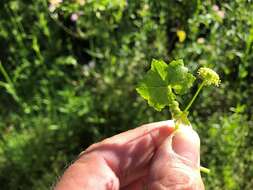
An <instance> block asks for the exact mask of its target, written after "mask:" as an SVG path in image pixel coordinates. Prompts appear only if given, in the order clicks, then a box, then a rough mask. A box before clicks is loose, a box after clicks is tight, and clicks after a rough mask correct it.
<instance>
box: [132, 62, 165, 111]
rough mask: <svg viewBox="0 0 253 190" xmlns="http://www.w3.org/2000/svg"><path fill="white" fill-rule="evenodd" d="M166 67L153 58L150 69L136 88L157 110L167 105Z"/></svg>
mask: <svg viewBox="0 0 253 190" xmlns="http://www.w3.org/2000/svg"><path fill="white" fill-rule="evenodd" d="M167 69H168V66H167V64H166V63H165V62H163V61H157V60H153V61H152V63H151V69H150V70H149V71H148V72H147V74H146V76H145V77H144V78H143V80H142V81H141V82H140V84H139V85H138V87H137V88H136V90H137V92H138V93H139V94H140V95H141V96H142V97H143V98H144V99H146V100H147V101H148V104H149V105H150V106H152V107H154V108H155V109H156V110H158V111H161V110H162V109H163V108H164V107H165V106H166V105H169V98H168V97H169V94H168V92H169V89H168V88H169V87H168V83H167V81H166V78H167Z"/></svg>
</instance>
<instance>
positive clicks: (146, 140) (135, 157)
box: [84, 120, 174, 187]
mask: <svg viewBox="0 0 253 190" xmlns="http://www.w3.org/2000/svg"><path fill="white" fill-rule="evenodd" d="M173 126H174V123H173V121H171V120H170V121H162V122H156V123H152V124H147V125H143V126H141V127H139V128H136V129H133V130H129V131H127V132H124V133H121V134H119V135H116V136H113V137H111V138H108V139H106V140H104V141H102V142H101V143H98V144H95V145H94V146H91V147H90V148H89V149H88V150H87V151H86V154H89V153H90V152H92V153H95V152H97V153H99V155H102V156H103V158H104V159H105V160H106V162H107V163H108V165H109V166H110V168H112V170H113V171H114V172H115V174H116V175H117V177H118V178H119V180H120V185H121V187H123V186H125V185H127V184H129V183H131V182H133V181H135V180H136V179H138V178H140V177H142V176H144V175H147V172H148V167H147V166H148V165H149V163H150V161H151V159H152V157H153V155H154V153H155V151H156V149H157V148H158V147H159V146H160V145H161V143H162V142H163V141H164V140H165V139H166V138H167V137H168V136H169V135H170V134H171V133H172V131H173V129H174V127H173ZM84 155H85V154H84Z"/></svg>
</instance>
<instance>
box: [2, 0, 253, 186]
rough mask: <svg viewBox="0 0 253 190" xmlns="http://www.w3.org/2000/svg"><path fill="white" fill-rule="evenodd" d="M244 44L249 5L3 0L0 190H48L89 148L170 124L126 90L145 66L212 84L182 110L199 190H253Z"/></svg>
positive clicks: (252, 97)
mask: <svg viewBox="0 0 253 190" xmlns="http://www.w3.org/2000/svg"><path fill="white" fill-rule="evenodd" d="M252 43H253V2H252V1H251V0H233V1H229V0H223V1H217V0H205V1H201V0H171V1H168V0H159V1H157V0H138V1H136V0H127V1H126V0H100V1H97V0H63V1H61V0H50V1H47V0H36V1H33V0H1V4H0V61H1V64H0V106H1V109H0V188H1V190H7V189H8V190H9V189H10V190H16V189H25V190H26V189H36V190H44V189H50V187H52V185H53V184H54V182H55V181H56V180H57V177H58V176H60V175H61V174H62V172H63V171H64V169H65V168H66V166H67V165H68V164H69V163H70V162H71V161H72V160H73V159H74V158H75V157H76V156H77V155H78V154H79V153H80V152H81V151H82V150H83V149H85V148H86V147H87V146H89V145H90V144H92V143H93V142H95V141H99V140H101V139H103V138H106V137H109V136H111V135H114V134H116V133H119V132H122V131H125V130H128V129H130V128H134V127H137V126H139V125H140V124H143V123H147V122H153V121H159V120H164V119H169V118H170V114H169V112H168V110H165V111H162V112H156V111H155V110H154V109H153V108H150V107H148V105H147V104H146V102H145V101H144V100H143V99H142V98H140V97H138V95H137V93H136V91H135V86H136V84H137V82H138V80H139V79H140V78H141V77H142V76H143V74H144V73H145V72H146V71H147V69H149V66H150V62H151V60H152V58H156V59H163V60H165V61H166V62H169V61H171V60H173V59H175V58H183V59H184V62H185V64H186V65H187V66H188V67H189V68H190V70H191V71H192V72H195V73H196V70H197V69H198V68H199V67H200V66H208V67H211V68H214V69H215V70H216V71H217V72H218V73H219V74H220V76H221V80H222V84H221V86H220V87H219V88H212V87H210V88H206V89H205V90H204V91H203V93H202V94H201V95H200V96H199V97H198V99H197V101H196V102H195V103H194V105H193V107H192V109H191V112H192V113H191V121H192V124H193V126H194V127H195V129H196V130H197V131H198V133H199V135H200V136H201V140H202V148H201V150H202V152H201V163H202V165H203V166H206V167H208V168H210V169H211V171H212V172H211V174H210V175H205V174H203V178H204V181H205V184H206V189H207V190H208V189H212V190H238V189H244V190H250V189H252V187H253V180H252V179H253V150H252V149H253V148H252V147H253V133H252V127H253V122H252V121H253V120H252V106H253V65H252V64H253V50H252ZM195 90H196V89H193V90H192V92H190V93H189V94H188V95H185V96H184V97H183V100H185V101H187V100H189V98H190V97H191V96H192V94H193V92H194V91H195Z"/></svg>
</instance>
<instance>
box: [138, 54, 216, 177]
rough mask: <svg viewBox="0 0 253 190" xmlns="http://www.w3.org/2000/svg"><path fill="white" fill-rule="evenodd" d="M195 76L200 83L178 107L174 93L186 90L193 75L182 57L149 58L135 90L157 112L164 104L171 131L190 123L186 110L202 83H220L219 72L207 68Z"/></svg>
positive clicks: (176, 94)
mask: <svg viewBox="0 0 253 190" xmlns="http://www.w3.org/2000/svg"><path fill="white" fill-rule="evenodd" d="M198 76H199V78H200V79H201V80H202V82H201V83H200V85H199V86H198V89H197V91H196V93H195V94H194V96H193V97H192V99H191V100H190V101H189V103H188V104H186V106H185V107H184V109H181V108H180V105H179V102H178V100H177V99H178V96H180V95H183V94H185V93H187V92H188V90H189V89H190V88H191V87H192V86H193V83H194V81H195V80H196V77H195V76H194V75H193V74H191V73H190V72H189V70H188V68H187V67H185V66H184V62H183V60H182V59H178V60H174V61H172V62H170V64H167V63H165V62H164V61H162V60H155V59H153V60H152V63H151V68H150V70H149V71H148V72H147V74H146V75H145V76H144V78H143V79H142V80H141V81H140V83H139V85H138V86H137V88H136V90H137V92H138V93H139V94H140V95H141V96H142V97H143V98H144V99H145V100H147V101H148V104H149V105H150V106H151V107H153V108H154V109H156V110H157V111H161V110H162V109H164V108H165V107H166V106H168V107H169V110H170V112H171V115H172V119H173V120H174V122H175V130H177V129H179V128H180V126H186V125H190V121H189V119H188V114H189V109H190V107H191V106H192V104H193V102H194V100H195V99H196V97H197V96H198V94H199V92H200V91H201V89H202V88H203V87H204V86H210V85H215V86H219V84H220V77H219V75H218V74H217V73H216V72H215V71H213V70H212V69H210V68H206V67H201V68H200V69H199V70H198ZM200 169H201V171H203V172H206V173H208V172H209V170H208V169H207V168H204V167H201V168H200Z"/></svg>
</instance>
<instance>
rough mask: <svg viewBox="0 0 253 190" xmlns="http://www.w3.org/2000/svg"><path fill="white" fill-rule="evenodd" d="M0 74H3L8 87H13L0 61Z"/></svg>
mask: <svg viewBox="0 0 253 190" xmlns="http://www.w3.org/2000/svg"><path fill="white" fill-rule="evenodd" d="M0 72H1V73H2V74H3V76H4V79H5V80H6V81H7V82H8V83H9V84H10V85H13V84H12V81H11V79H10V77H9V75H8V74H7V72H6V71H5V69H4V67H3V65H2V63H1V61H0Z"/></svg>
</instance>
